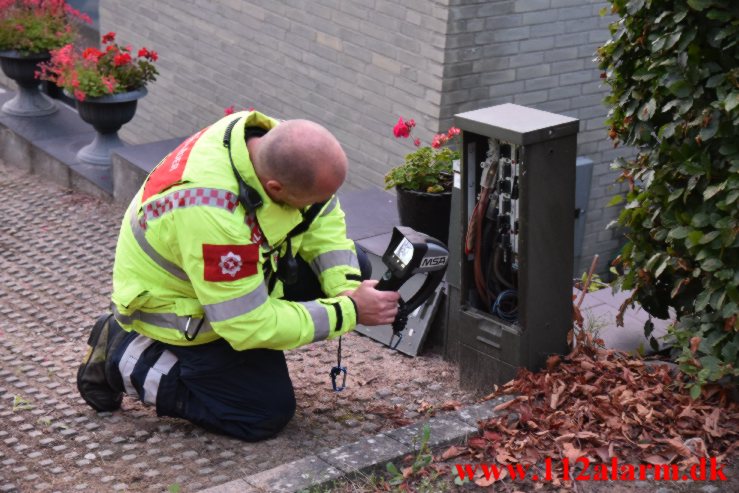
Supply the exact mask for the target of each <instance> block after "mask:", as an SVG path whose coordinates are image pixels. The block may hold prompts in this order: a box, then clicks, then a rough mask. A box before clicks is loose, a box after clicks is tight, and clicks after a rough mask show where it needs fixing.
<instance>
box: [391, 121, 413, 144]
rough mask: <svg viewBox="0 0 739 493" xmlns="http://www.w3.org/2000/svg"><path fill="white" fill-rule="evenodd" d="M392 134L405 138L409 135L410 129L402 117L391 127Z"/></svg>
mask: <svg viewBox="0 0 739 493" xmlns="http://www.w3.org/2000/svg"><path fill="white" fill-rule="evenodd" d="M414 124H415V123H414ZM393 134H394V135H395V137H397V138H400V137H403V138H404V139H407V138H408V137H409V136H410V135H411V130H410V128H409V127H408V125H407V124H406V123H405V122H404V121H403V117H400V118H398V123H396V124H395V126H394V127H393Z"/></svg>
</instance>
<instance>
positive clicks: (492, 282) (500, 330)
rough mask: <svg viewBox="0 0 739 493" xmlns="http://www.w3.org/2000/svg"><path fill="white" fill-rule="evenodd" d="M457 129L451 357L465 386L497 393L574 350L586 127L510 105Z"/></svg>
mask: <svg viewBox="0 0 739 493" xmlns="http://www.w3.org/2000/svg"><path fill="white" fill-rule="evenodd" d="M454 124H455V126H457V127H459V128H460V129H461V130H462V148H461V150H462V158H461V163H460V166H459V168H460V169H459V170H458V171H459V173H458V174H455V189H454V192H453V199H452V214H454V215H455V216H454V217H453V218H452V221H451V225H452V226H451V228H450V240H449V249H450V265H449V268H448V271H447V281H448V284H449V301H448V303H449V304H448V314H447V317H448V320H447V333H446V356H447V358H449V359H452V360H455V361H458V362H459V366H460V379H461V384H462V386H463V387H466V388H475V389H480V390H490V389H491V388H492V386H493V384H500V383H504V382H506V381H508V380H510V379H511V378H513V377H515V374H516V371H517V369H518V368H520V367H526V368H529V369H537V368H540V367H541V366H542V365H543V364H544V363H545V361H546V358H547V357H548V356H549V355H551V354H553V353H564V352H565V351H566V350H567V341H566V339H567V332H568V331H569V330H570V329H571V327H572V269H573V235H574V221H573V215H574V212H575V160H576V151H577V131H578V125H579V122H578V120H576V119H574V118H569V117H565V116H562V115H556V114H553V113H548V112H544V111H539V110H535V109H531V108H527V107H524V106H518V105H515V104H503V105H499V106H493V107H489V108H484V109H480V110H476V111H470V112H467V113H461V114H458V115H456V116H455V123H454ZM455 218H458V219H456V220H455ZM478 231H479V233H478Z"/></svg>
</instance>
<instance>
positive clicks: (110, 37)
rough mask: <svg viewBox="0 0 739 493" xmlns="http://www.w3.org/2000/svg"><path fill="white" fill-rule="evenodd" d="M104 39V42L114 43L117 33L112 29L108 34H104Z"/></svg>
mask: <svg viewBox="0 0 739 493" xmlns="http://www.w3.org/2000/svg"><path fill="white" fill-rule="evenodd" d="M102 41H103V43H112V42H113V41H115V33H114V32H113V31H111V32H109V33H107V34H103V37H102Z"/></svg>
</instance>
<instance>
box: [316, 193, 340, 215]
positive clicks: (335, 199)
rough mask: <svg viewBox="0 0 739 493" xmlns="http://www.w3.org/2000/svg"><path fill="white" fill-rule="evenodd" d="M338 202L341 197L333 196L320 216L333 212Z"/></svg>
mask: <svg viewBox="0 0 739 493" xmlns="http://www.w3.org/2000/svg"><path fill="white" fill-rule="evenodd" d="M338 202H339V198H338V197H337V196H336V195H334V196H333V197H331V202H329V203H328V204H326V207H324V208H323V212H321V216H320V217H323V216H328V215H329V214H331V211H332V210H334V208H335V207H336V204H337V203H338Z"/></svg>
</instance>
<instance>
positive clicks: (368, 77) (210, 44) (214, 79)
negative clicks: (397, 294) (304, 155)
mask: <svg viewBox="0 0 739 493" xmlns="http://www.w3.org/2000/svg"><path fill="white" fill-rule="evenodd" d="M447 12H448V9H447V7H446V2H445V1H429V0H393V1H389V0H372V1H367V0H356V1H355V0H285V1H281V2H275V1H272V0H255V1H240V0H226V1H211V0H198V1H192V0H161V1H157V2H153V3H149V4H146V6H144V4H142V2H138V1H135V0H115V1H112V0H103V1H101V3H100V22H101V32H106V31H108V30H116V31H117V33H118V35H119V37H120V38H121V39H122V40H124V41H125V42H130V43H133V44H134V46H135V47H138V46H140V45H142V44H144V45H146V46H147V47H150V48H153V49H155V50H157V51H158V52H159V55H160V62H159V63H158V66H159V71H160V73H161V75H160V77H159V79H158V80H157V81H156V82H155V83H154V84H152V85H151V86H150V91H149V95H148V96H147V97H146V98H145V99H143V100H141V101H140V103H139V109H138V111H137V115H136V117H135V120H134V121H133V122H132V123H130V124H128V125H127V126H126V127H124V129H123V131H122V133H121V135H122V137H123V138H124V139H126V140H128V141H132V142H148V141H152V140H157V139H165V138H169V137H173V136H178V135H186V134H189V133H191V132H193V131H195V130H197V129H199V128H200V127H202V126H204V125H207V124H209V123H210V122H211V121H213V120H215V119H217V118H220V117H221V116H222V115H223V108H224V107H226V106H229V105H231V104H234V103H235V104H236V106H237V109H238V108H243V107H249V106H254V107H255V108H256V109H258V110H260V111H263V112H265V113H267V114H270V115H273V116H277V117H279V118H309V119H312V120H315V121H318V122H320V123H322V124H323V125H325V126H326V127H328V128H329V129H330V130H331V131H333V132H334V133H335V134H336V135H337V137H338V138H339V140H340V141H341V142H342V144H343V145H344V147H345V149H346V151H347V154H348V155H349V158H350V162H351V171H350V175H349V179H348V185H349V186H350V187H357V188H366V187H369V186H377V185H381V184H382V177H383V175H384V173H385V172H386V171H387V170H388V169H390V167H391V166H392V165H395V164H399V162H400V160H402V156H403V155H404V153H405V152H407V151H408V148H407V147H406V146H403V145H402V144H401V143H399V142H395V139H394V138H393V136H392V131H391V128H392V125H393V124H394V123H395V121H396V120H397V116H396V115H414V116H415V118H416V120H417V121H418V122H419V127H421V128H420V130H421V132H420V135H423V136H430V135H431V134H432V133H433V131H435V130H436V129H437V127H438V116H439V107H440V103H441V95H440V93H441V81H442V79H441V76H442V72H443V61H444V59H443V56H444V41H445V31H446V25H447ZM405 144H407V142H405Z"/></svg>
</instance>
